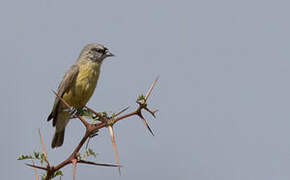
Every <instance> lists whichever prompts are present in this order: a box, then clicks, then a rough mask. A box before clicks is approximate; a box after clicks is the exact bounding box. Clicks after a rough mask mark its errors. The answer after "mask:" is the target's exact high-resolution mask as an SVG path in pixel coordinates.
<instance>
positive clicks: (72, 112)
mask: <svg viewBox="0 0 290 180" xmlns="http://www.w3.org/2000/svg"><path fill="white" fill-rule="evenodd" d="M63 111H64V112H68V113H69V114H70V115H71V117H72V118H76V117H77V115H78V114H79V112H78V110H77V109H76V108H74V107H71V108H67V109H64V110H63Z"/></svg>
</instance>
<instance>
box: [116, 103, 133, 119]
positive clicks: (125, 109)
mask: <svg viewBox="0 0 290 180" xmlns="http://www.w3.org/2000/svg"><path fill="white" fill-rule="evenodd" d="M129 108H130V106H128V107H126V108H124V109H122V110H121V111H120V112H118V113H117V114H116V115H115V117H117V116H119V115H120V114H122V113H123V112H125V111H127V110H128V109H129Z"/></svg>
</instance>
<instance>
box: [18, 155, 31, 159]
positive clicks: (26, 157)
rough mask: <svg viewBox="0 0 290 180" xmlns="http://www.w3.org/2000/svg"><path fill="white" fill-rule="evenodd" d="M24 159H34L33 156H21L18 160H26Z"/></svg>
mask: <svg viewBox="0 0 290 180" xmlns="http://www.w3.org/2000/svg"><path fill="white" fill-rule="evenodd" d="M24 159H34V158H33V157H32V156H31V155H21V156H19V157H18V158H17V160H24Z"/></svg>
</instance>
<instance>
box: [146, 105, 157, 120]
mask: <svg viewBox="0 0 290 180" xmlns="http://www.w3.org/2000/svg"><path fill="white" fill-rule="evenodd" d="M144 109H145V110H146V111H148V112H149V113H150V114H151V115H152V116H153V117H154V118H156V116H155V113H156V112H157V111H158V110H155V111H151V110H150V109H148V108H147V107H145V108H144Z"/></svg>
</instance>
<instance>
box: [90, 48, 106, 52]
mask: <svg viewBox="0 0 290 180" xmlns="http://www.w3.org/2000/svg"><path fill="white" fill-rule="evenodd" d="M91 50H92V51H96V52H99V53H104V52H105V50H104V49H99V48H92V49H91Z"/></svg>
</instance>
